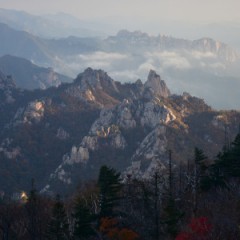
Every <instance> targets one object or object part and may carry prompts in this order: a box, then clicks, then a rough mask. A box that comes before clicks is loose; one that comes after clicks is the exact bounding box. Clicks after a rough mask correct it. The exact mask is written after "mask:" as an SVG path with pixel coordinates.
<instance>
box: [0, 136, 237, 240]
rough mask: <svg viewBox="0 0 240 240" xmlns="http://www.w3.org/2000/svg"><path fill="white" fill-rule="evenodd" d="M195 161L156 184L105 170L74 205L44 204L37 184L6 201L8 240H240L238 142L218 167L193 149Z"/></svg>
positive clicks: (47, 199)
mask: <svg viewBox="0 0 240 240" xmlns="http://www.w3.org/2000/svg"><path fill="white" fill-rule="evenodd" d="M191 158H192V161H188V163H187V164H185V165H184V164H182V165H178V166H177V165H175V164H174V161H173V160H174V152H172V151H171V150H169V164H168V167H167V168H166V169H156V171H155V172H154V174H153V175H152V177H151V178H150V179H132V177H131V176H130V175H129V176H127V178H126V179H124V180H123V179H121V174H120V173H118V172H117V171H116V170H115V169H113V168H110V167H108V166H102V167H101V169H100V172H99V176H98V180H97V181H95V182H94V181H91V182H85V183H80V184H79V186H78V188H77V189H76V190H75V192H74V194H73V195H72V196H71V197H66V196H59V195H57V196H45V195H42V194H40V193H39V192H38V191H37V187H36V185H37V183H35V182H34V180H33V181H32V188H31V191H30V192H29V193H27V194H22V197H21V198H20V199H13V198H10V197H8V196H6V195H2V196H1V201H0V237H1V239H3V240H12V239H14V240H16V239H19V240H23V239H24V240H28V239H29V240H41V239H51V240H54V239H56V240H60V239H71V240H72V239H84V240H93V239H101V240H137V239H146V240H160V239H166V240H168V239H169V240H170V239H175V240H227V239H229V240H230V239H231V240H234V239H240V228H239V226H240V185H239V180H240V134H238V135H237V136H236V138H235V140H234V141H233V142H232V143H231V144H226V145H225V146H224V147H223V149H222V151H221V152H220V153H219V154H218V155H217V156H216V159H208V158H207V157H206V156H205V154H204V153H203V151H202V150H201V149H199V148H197V147H196V148H195V149H194V151H193V155H192V156H191Z"/></svg>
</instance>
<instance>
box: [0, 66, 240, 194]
mask: <svg viewBox="0 0 240 240" xmlns="http://www.w3.org/2000/svg"><path fill="white" fill-rule="evenodd" d="M0 86H1V89H0V97H1V99H2V101H1V105H0V111H1V116H4V117H3V118H1V119H0V124H1V131H0V157H1V162H0V164H1V168H0V173H1V174H0V182H1V186H2V189H0V190H2V191H6V190H7V191H17V190H18V189H28V188H29V187H30V181H31V178H34V179H35V180H36V183H37V184H38V186H39V189H42V192H45V193H46V192H47V193H50V192H59V193H67V192H70V191H72V190H73V189H74V188H75V187H76V185H78V184H79V183H80V182H82V181H86V180H89V179H96V178H97V175H98V171H99V168H100V167H101V166H102V165H104V164H105V165H108V166H111V167H114V168H116V169H117V170H119V171H121V173H122V178H123V180H124V179H125V178H126V177H129V176H132V177H134V178H148V177H150V176H151V175H152V174H153V172H154V171H156V169H162V170H163V169H165V168H166V164H168V152H169V150H172V159H173V163H174V166H176V167H177V166H179V164H186V163H187V161H190V160H191V159H189V158H191V156H192V155H193V149H194V147H195V146H198V147H199V148H201V149H203V150H204V151H205V153H206V154H207V155H208V156H209V159H213V158H214V157H215V154H217V152H218V151H219V150H220V149H221V148H222V147H223V145H224V144H225V143H226V136H227V139H228V140H229V141H231V140H232V139H233V138H234V137H235V135H236V133H237V132H238V125H239V122H240V113H239V112H237V111H229V112H228V111H215V110H214V109H212V108H211V107H209V106H208V105H207V104H206V103H205V102H204V101H203V100H202V99H199V98H196V97H193V96H191V95H190V94H188V93H183V94H182V95H174V94H171V93H170V90H169V89H168V87H167V85H166V83H165V81H164V80H162V79H161V77H160V76H159V75H158V74H157V73H156V72H155V71H153V70H150V72H149V74H148V77H147V80H146V81H145V82H144V81H143V82H142V81H141V80H139V79H138V80H137V81H136V82H134V83H125V84H122V83H120V82H117V81H115V80H114V79H112V78H111V77H110V76H108V74H107V73H106V72H104V71H103V70H94V69H91V68H88V69H86V70H85V71H84V72H83V73H81V74H79V75H78V76H77V78H76V79H75V80H74V81H73V82H72V83H64V84H61V85H60V86H58V87H55V88H49V89H46V90H35V91H27V90H21V89H19V88H16V87H15V86H14V83H13V82H12V80H11V79H10V78H7V77H5V76H4V75H3V74H1V75H0ZM19 179H20V180H19Z"/></svg>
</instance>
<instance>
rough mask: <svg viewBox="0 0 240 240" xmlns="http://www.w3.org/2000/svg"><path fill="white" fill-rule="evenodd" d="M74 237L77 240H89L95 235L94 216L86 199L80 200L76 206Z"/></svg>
mask: <svg viewBox="0 0 240 240" xmlns="http://www.w3.org/2000/svg"><path fill="white" fill-rule="evenodd" d="M73 218H74V237H75V238H77V239H88V238H89V237H91V236H94V235H95V231H94V229H93V223H94V220H95V216H94V214H92V213H91V211H90V209H89V208H88V206H87V205H86V203H85V201H84V199H81V198H78V199H77V200H76V202H75V206H74V214H73Z"/></svg>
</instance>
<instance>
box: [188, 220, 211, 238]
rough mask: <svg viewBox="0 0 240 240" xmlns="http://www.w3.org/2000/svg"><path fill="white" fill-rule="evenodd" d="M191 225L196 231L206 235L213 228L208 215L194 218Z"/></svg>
mask: <svg viewBox="0 0 240 240" xmlns="http://www.w3.org/2000/svg"><path fill="white" fill-rule="evenodd" d="M189 227H190V228H191V230H192V231H193V232H194V233H197V234H199V235H205V234H207V233H208V232H209V231H210V230H211V228H212V225H211V224H210V223H209V222H208V219H207V218H206V217H199V218H193V219H192V221H191V223H190V224H189Z"/></svg>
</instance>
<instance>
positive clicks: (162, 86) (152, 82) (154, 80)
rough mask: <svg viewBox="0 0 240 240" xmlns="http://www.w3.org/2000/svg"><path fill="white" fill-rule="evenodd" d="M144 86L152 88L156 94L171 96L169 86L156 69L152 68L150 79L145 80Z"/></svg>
mask: <svg viewBox="0 0 240 240" xmlns="http://www.w3.org/2000/svg"><path fill="white" fill-rule="evenodd" d="M144 87H145V89H149V90H151V91H152V93H153V94H154V95H158V96H161V97H165V98H167V97H169V96H170V91H169V89H168V88H167V85H166V83H165V82H164V81H163V80H162V79H161V77H160V76H159V75H158V74H157V73H156V72H155V71H154V70H150V72H149V74H148V79H147V81H146V82H145V84H144Z"/></svg>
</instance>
